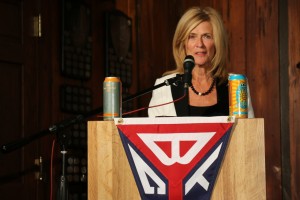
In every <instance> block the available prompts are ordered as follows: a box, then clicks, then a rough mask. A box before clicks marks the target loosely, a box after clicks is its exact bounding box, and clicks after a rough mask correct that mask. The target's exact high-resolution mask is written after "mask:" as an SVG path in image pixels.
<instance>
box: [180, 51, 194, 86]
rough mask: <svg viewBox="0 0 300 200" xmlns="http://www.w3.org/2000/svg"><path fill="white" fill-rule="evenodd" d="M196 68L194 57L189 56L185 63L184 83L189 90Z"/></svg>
mask: <svg viewBox="0 0 300 200" xmlns="http://www.w3.org/2000/svg"><path fill="white" fill-rule="evenodd" d="M194 66H195V61H194V57H193V56H191V55H187V56H186V57H185V59H184V61H183V68H184V75H183V83H184V88H185V89H186V88H189V86H190V85H191V79H192V70H193V68H194Z"/></svg>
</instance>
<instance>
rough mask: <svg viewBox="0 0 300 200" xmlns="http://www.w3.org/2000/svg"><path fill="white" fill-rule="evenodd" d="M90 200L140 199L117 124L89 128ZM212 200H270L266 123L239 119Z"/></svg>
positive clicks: (95, 123) (89, 126) (108, 123)
mask: <svg viewBox="0 0 300 200" xmlns="http://www.w3.org/2000/svg"><path fill="white" fill-rule="evenodd" d="M88 131H89V132H88V171H89V174H88V197H89V200H100V199H105V200H119V199H122V200H136V199H140V197H139V193H138V190H137V186H136V184H135V181H134V178H133V175H132V172H131V169H130V167H129V164H128V161H127V157H126V155H125V153H124V149H123V146H122V143H121V140H120V137H119V133H118V131H117V128H116V127H115V125H114V124H113V122H103V121H102V122H97V121H94V122H89V124H88ZM212 199H216V200H222V199H232V200H235V199H236V200H239V199H247V200H249V199H250V200H251V199H255V200H256V199H260V200H264V199H266V182H265V151H264V120H263V119H239V120H237V123H236V125H235V128H234V130H233V132H232V137H231V140H230V143H229V147H228V149H227V152H226V156H225V160H224V162H223V164H222V169H221V171H220V173H219V176H218V179H217V182H216V185H215V189H214V192H213V196H212Z"/></svg>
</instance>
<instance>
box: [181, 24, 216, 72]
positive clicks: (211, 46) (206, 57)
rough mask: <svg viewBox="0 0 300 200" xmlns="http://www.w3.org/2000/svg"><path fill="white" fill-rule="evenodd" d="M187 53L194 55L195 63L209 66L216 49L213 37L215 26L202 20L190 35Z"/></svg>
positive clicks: (186, 46)
mask: <svg viewBox="0 0 300 200" xmlns="http://www.w3.org/2000/svg"><path fill="white" fill-rule="evenodd" d="M185 52H186V55H192V56H193V57H194V59H195V64H196V65H199V66H203V67H209V66H210V64H211V60H212V59H213V57H214V55H215V52H216V49H215V43H214V38H213V28H212V25H211V24H210V23H209V22H202V23H200V24H199V25H198V26H196V28H194V29H193V30H192V31H191V33H190V34H189V36H188V39H187V42H186V45H185Z"/></svg>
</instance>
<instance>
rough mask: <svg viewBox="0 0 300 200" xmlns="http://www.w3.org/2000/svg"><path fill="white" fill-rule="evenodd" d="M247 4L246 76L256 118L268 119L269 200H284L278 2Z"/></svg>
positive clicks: (266, 127)
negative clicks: (281, 154) (281, 153)
mask: <svg viewBox="0 0 300 200" xmlns="http://www.w3.org/2000/svg"><path fill="white" fill-rule="evenodd" d="M246 2H247V3H246V21H245V22H246V33H245V34H246V47H247V48H246V63H247V68H246V71H247V73H246V74H247V77H248V79H249V84H250V91H251V96H252V102H253V106H254V111H255V116H256V117H263V118H264V119H265V133H266V134H265V137H266V146H265V147H266V178H267V199H272V200H273V199H281V197H282V192H281V157H280V156H279V155H280V152H281V148H280V144H281V143H280V101H279V94H280V93H279V55H278V51H279V49H278V2H277V1H272V2H269V1H265V0H256V1H252V0H248V1H246Z"/></svg>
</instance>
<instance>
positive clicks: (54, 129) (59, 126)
mask: <svg viewBox="0 0 300 200" xmlns="http://www.w3.org/2000/svg"><path fill="white" fill-rule="evenodd" d="M178 82H182V75H180V74H177V75H176V76H175V77H173V78H169V79H167V80H165V81H164V82H163V83H161V84H158V85H155V86H152V87H151V88H149V89H146V90H143V91H141V92H138V93H136V94H134V95H131V96H128V97H126V98H124V99H122V103H125V102H127V101H129V100H132V99H134V98H137V97H139V96H142V95H144V94H146V93H149V92H151V91H153V90H155V89H157V88H160V87H162V86H169V85H172V84H177V83H178ZM102 112H103V108H102V107H99V108H96V109H94V110H91V111H90V112H87V113H85V114H80V115H77V116H75V117H72V118H70V119H66V120H63V121H61V122H58V123H56V124H54V125H52V126H50V127H49V128H48V129H45V130H42V131H39V132H37V133H35V134H33V135H30V136H28V137H25V138H22V139H19V140H16V141H13V142H10V143H7V144H4V145H2V146H1V151H2V152H3V153H9V152H12V151H14V150H16V149H19V148H21V147H23V146H25V145H27V144H29V143H31V142H32V141H34V140H37V139H39V138H41V137H43V136H46V135H49V134H53V133H57V135H59V133H60V132H61V131H62V130H64V129H66V128H67V127H70V126H71V125H74V124H76V123H79V122H81V121H83V120H86V119H88V118H90V117H92V116H94V115H96V114H98V113H102Z"/></svg>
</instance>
